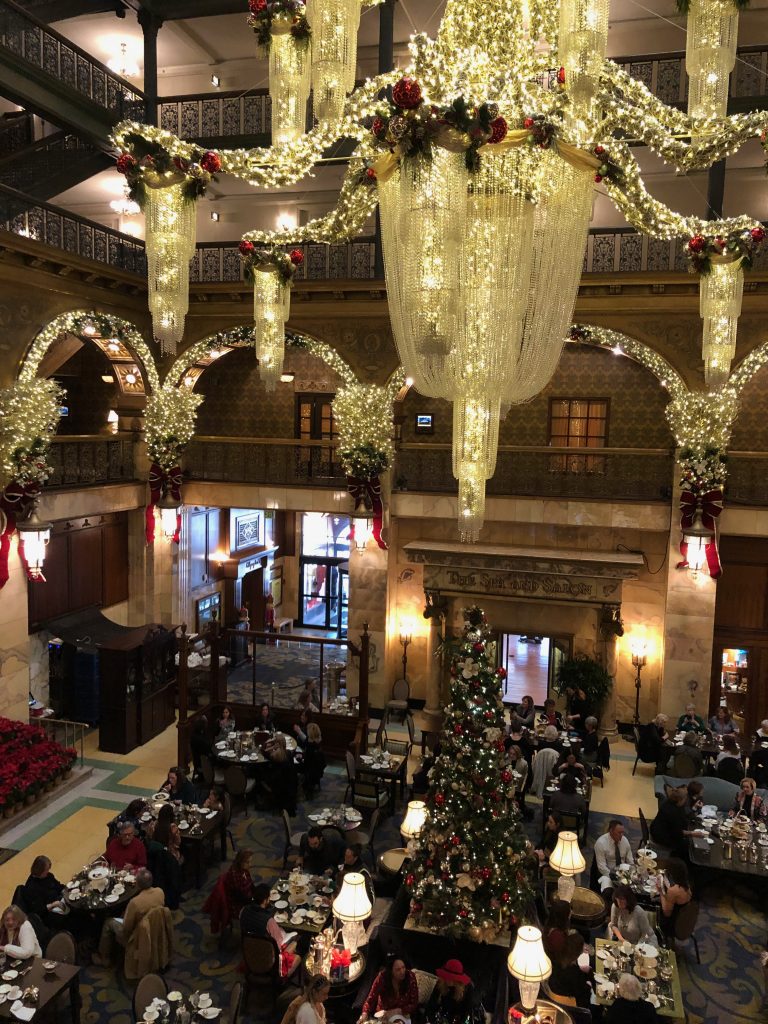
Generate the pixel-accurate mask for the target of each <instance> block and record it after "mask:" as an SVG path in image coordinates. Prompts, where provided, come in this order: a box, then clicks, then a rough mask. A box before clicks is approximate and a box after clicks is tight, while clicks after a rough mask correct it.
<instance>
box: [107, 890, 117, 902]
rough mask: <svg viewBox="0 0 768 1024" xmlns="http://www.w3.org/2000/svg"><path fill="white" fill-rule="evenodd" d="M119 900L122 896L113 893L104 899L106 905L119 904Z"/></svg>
mask: <svg viewBox="0 0 768 1024" xmlns="http://www.w3.org/2000/svg"><path fill="white" fill-rule="evenodd" d="M119 899H120V894H119V893H114V892H111V893H110V894H109V895H108V896H105V897H104V902H105V903H117V901H118V900H119Z"/></svg>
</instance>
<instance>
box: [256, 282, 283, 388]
mask: <svg viewBox="0 0 768 1024" xmlns="http://www.w3.org/2000/svg"><path fill="white" fill-rule="evenodd" d="M290 313H291V286H290V284H289V283H288V282H287V281H285V280H283V279H282V278H281V276H280V273H279V271H278V269H277V267H272V266H268V265H265V266H264V267H262V268H259V269H258V270H256V271H255V272H254V274H253V325H254V326H253V336H254V340H255V343H256V359H257V360H258V363H259V377H260V378H261V380H262V382H263V384H264V387H265V389H266V390H267V391H274V390H275V387H276V386H277V384H278V382H279V380H280V375H281V374H282V372H283V359H284V357H285V324H286V321H287V320H288V317H289V316H290Z"/></svg>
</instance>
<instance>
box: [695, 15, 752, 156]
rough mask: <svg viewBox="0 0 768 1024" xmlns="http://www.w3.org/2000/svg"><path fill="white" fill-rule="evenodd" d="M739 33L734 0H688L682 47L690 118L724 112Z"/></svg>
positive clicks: (722, 113)
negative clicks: (684, 43) (686, 21)
mask: <svg viewBox="0 0 768 1024" xmlns="http://www.w3.org/2000/svg"><path fill="white" fill-rule="evenodd" d="M738 32H739V9H738V6H737V5H736V3H735V0H690V6H689V9H688V31H687V35H686V48H685V70H686V71H687V72H688V78H689V82H688V114H689V116H690V117H693V118H707V119H710V118H720V117H723V115H724V114H725V112H726V108H727V106H728V77H729V75H730V73H731V72H732V71H733V68H734V65H735V63H736V42H737V37H738ZM694 140H695V136H694Z"/></svg>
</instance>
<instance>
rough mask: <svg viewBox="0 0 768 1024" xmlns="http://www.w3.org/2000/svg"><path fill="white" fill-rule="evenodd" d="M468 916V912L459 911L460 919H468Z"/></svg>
mask: <svg viewBox="0 0 768 1024" xmlns="http://www.w3.org/2000/svg"><path fill="white" fill-rule="evenodd" d="M466 916H467V912H466V910H460V911H459V917H466Z"/></svg>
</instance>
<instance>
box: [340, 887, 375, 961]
mask: <svg viewBox="0 0 768 1024" xmlns="http://www.w3.org/2000/svg"><path fill="white" fill-rule="evenodd" d="M331 909H332V910H333V914H334V917H337V918H338V919H339V921H341V922H342V929H341V934H342V937H343V939H344V947H345V948H346V949H348V950H349V952H350V953H351V954H352V956H355V954H356V953H357V947H358V946H359V945H360V939H361V938H362V937H363V935H364V934H365V933H364V930H363V926H362V924H361V922H362V921H365V919H366V918H367V917H370V915H371V910H372V909H373V908H372V906H371V901H370V899H369V898H368V892H367V890H366V888H365V878H364V877H363V875H362V874H360V872H359V871H350V872H349V873H348V874H346V875H344V881H343V883H342V886H341V889H340V891H339V895H338V896H337V897H336V899H335V900H334V901H333V905H332V907H331Z"/></svg>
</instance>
